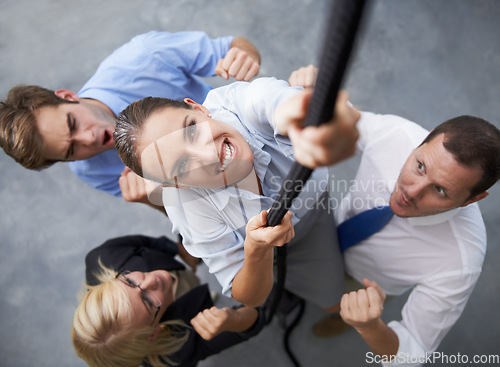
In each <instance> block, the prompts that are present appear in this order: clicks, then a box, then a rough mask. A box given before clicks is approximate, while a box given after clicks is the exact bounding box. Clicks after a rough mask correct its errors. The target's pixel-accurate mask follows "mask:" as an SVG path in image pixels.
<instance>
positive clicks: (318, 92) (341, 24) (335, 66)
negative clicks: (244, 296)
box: [267, 0, 365, 323]
mask: <svg viewBox="0 0 500 367" xmlns="http://www.w3.org/2000/svg"><path fill="white" fill-rule="evenodd" d="M364 6H365V0H336V1H334V2H333V3H332V7H331V10H330V15H329V17H328V23H327V27H328V29H327V32H326V34H325V38H324V41H323V54H322V57H321V60H320V64H319V71H318V76H317V81H316V86H315V88H314V93H313V96H312V98H311V101H310V105H309V109H308V113H307V118H306V126H318V125H320V124H322V123H325V122H327V121H329V120H330V119H331V118H332V116H333V114H334V108H335V101H336V99H337V94H338V91H339V88H340V84H341V82H342V77H343V75H344V71H345V69H346V67H347V63H348V60H349V56H350V54H351V51H352V48H353V45H354V40H355V37H356V33H357V31H358V28H359V26H360V22H361V16H362V13H363V8H364ZM311 173H312V169H310V168H307V167H304V166H302V165H301V164H299V163H297V162H295V163H294V165H293V166H292V169H291V171H290V172H289V174H288V176H287V177H286V179H285V181H284V182H286V183H287V184H286V185H284V186H283V187H282V188H281V190H280V192H279V194H278V196H277V198H276V200H275V201H274V203H273V206H272V207H271V210H270V211H269V215H268V216H267V225H268V226H275V225H278V224H279V223H281V221H282V219H283V217H284V216H285V214H286V212H287V211H288V209H290V207H291V206H292V202H293V200H294V199H295V198H296V197H297V196H298V194H299V193H300V190H301V188H302V187H303V186H304V184H305V182H306V181H307V180H308V179H309V177H310V176H311ZM286 246H287V245H284V246H283V247H279V248H278V249H277V268H278V274H277V290H276V293H275V295H274V299H273V302H272V304H271V308H270V312H269V319H268V323H269V322H270V321H271V320H272V317H273V315H274V313H275V312H276V309H277V307H278V304H279V301H280V297H281V294H282V293H283V289H284V285H285V278H286V250H287V249H286Z"/></svg>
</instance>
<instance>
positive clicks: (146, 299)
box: [116, 271, 161, 325]
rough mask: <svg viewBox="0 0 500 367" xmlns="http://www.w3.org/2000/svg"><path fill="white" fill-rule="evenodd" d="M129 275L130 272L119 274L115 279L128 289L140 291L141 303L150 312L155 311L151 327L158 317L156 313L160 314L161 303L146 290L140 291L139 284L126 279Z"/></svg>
mask: <svg viewBox="0 0 500 367" xmlns="http://www.w3.org/2000/svg"><path fill="white" fill-rule="evenodd" d="M129 274H130V271H124V272H119V273H118V274H117V275H116V279H118V280H119V281H121V282H122V283H124V284H125V285H126V286H128V287H131V288H139V289H140V290H141V299H142V303H144V305H145V306H146V308H147V309H148V310H150V311H151V312H153V310H154V309H156V311H155V316H154V317H153V322H152V323H151V325H153V324H154V322H155V320H156V317H157V316H158V312H160V308H161V302H160V300H159V299H158V297H157V296H155V295H154V294H153V293H151V292H149V291H148V290H146V289H142V288H141V285H140V284H136V283H135V282H134V281H133V280H131V279H130V278H129V277H127V276H128V275H129Z"/></svg>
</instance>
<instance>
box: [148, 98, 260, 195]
mask: <svg viewBox="0 0 500 367" xmlns="http://www.w3.org/2000/svg"><path fill="white" fill-rule="evenodd" d="M185 102H186V103H188V104H190V105H191V106H193V109H191V110H190V109H180V108H172V107H167V108H164V109H161V110H158V111H156V112H154V113H153V114H151V115H150V116H149V117H148V118H147V119H146V121H145V122H144V125H143V129H142V133H141V136H140V140H139V144H138V152H139V154H140V158H141V164H142V169H143V173H144V177H145V178H148V179H151V180H154V181H157V182H160V183H167V184H170V185H174V186H178V187H183V186H188V187H199V188H209V189H213V188H220V187H225V186H227V185H231V184H234V183H236V182H239V181H241V180H242V179H243V178H245V177H246V176H248V174H249V173H250V172H251V170H252V167H253V154H252V151H251V149H250V146H249V145H248V143H247V142H246V141H245V139H244V138H243V136H241V134H240V133H239V132H238V131H237V130H236V129H235V128H233V127H232V126H230V125H228V124H226V123H224V122H221V121H217V120H213V119H211V118H209V111H208V110H207V109H206V108H205V107H204V106H202V105H199V104H197V103H195V102H193V101H191V100H190V99H186V100H185Z"/></svg>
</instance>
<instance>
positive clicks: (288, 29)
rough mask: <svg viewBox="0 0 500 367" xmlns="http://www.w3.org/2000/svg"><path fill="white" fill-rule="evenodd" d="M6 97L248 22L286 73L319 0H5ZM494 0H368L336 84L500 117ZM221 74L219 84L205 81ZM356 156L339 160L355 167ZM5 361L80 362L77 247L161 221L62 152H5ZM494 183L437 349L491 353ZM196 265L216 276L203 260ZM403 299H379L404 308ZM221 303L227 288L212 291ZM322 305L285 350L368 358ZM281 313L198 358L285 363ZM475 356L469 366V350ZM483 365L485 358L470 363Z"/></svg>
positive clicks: (309, 56)
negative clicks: (119, 57) (478, 257)
mask: <svg viewBox="0 0 500 367" xmlns="http://www.w3.org/2000/svg"><path fill="white" fill-rule="evenodd" d="M0 5H1V8H0V9H1V11H0V34H1V35H2V37H1V40H0V70H1V72H0V97H1V98H2V99H3V98H4V97H5V95H6V93H7V91H8V90H9V89H10V88H11V87H12V86H14V85H16V84H20V83H26V84H39V85H43V86H45V87H48V88H53V89H59V88H67V89H72V90H75V91H77V90H78V89H79V88H80V87H81V86H82V85H83V83H84V82H85V81H86V80H87V79H88V78H89V77H90V76H91V75H92V74H93V72H94V71H95V69H96V67H97V65H98V63H99V62H100V61H101V60H102V59H103V58H104V57H105V56H107V55H108V54H109V53H110V52H111V51H113V50H114V49H115V48H116V47H118V46H120V45H121V44H123V43H125V42H126V41H127V40H129V39H130V38H131V37H132V36H134V35H136V34H140V33H143V32H146V31H149V30H153V29H154V30H168V31H181V30H203V31H206V32H207V33H208V34H210V35H211V36H214V37H215V36H221V35H228V34H232V35H241V36H244V37H247V38H249V39H250V40H251V41H253V42H254V43H255V44H256V45H257V47H258V48H259V50H260V51H261V54H262V68H261V75H263V76H276V77H278V78H287V77H288V75H289V73H290V72H291V71H292V70H294V69H295V68H298V67H300V66H303V65H307V64H309V63H314V62H316V59H317V55H318V52H319V47H320V44H321V39H322V36H323V35H322V30H323V29H324V27H323V16H324V13H325V11H326V9H327V8H328V6H327V5H328V1H327V0H286V1H285V0H276V1H268V0H253V1H242V0H241V1H240V0H233V1H224V0H211V1H196V0H177V1H175V2H167V1H161V0H148V1H145V0H143V1H140V0H86V1H79V2H73V1H71V2H69V1H63V0H37V1H34V0H33V1H26V0H16V1H14V0H1V1H0ZM498 19H500V2H498V1H495V0H475V1H472V0H455V1H449V0H406V1H402V0H399V1H398V0H379V1H375V3H374V6H373V8H372V12H371V14H370V17H369V21H368V22H367V24H366V29H365V32H364V34H363V35H362V37H361V39H360V43H359V48H358V50H357V52H356V54H355V56H354V62H353V64H352V67H351V70H350V73H349V76H348V78H347V80H346V84H345V87H346V89H347V90H348V91H349V93H350V95H351V100H352V101H353V102H354V103H355V104H356V105H358V106H360V107H361V108H362V109H365V110H369V111H374V112H379V113H393V114H398V115H401V116H404V117H407V118H409V119H411V120H413V121H416V122H419V123H421V124H422V125H423V126H424V127H426V128H428V129H430V128H432V127H434V126H435V125H437V124H438V123H440V122H442V121H444V120H446V119H448V118H450V117H453V116H456V115H460V114H472V115H478V116H481V117H483V118H486V119H488V120H490V121H492V122H493V123H495V124H496V125H497V126H500V109H499V108H498V100H499V97H500V73H499V70H500V42H499V36H500V22H499V21H498ZM213 83H214V85H221V84H223V83H222V82H221V81H220V80H214V81H213ZM355 163H356V160H355V159H354V160H351V161H348V162H346V163H343V164H341V165H339V166H338V167H334V168H333V170H334V173H335V176H336V177H337V178H346V177H351V176H352V174H353V172H354V168H355ZM0 172H1V175H0V208H1V212H0V218H1V220H0V248H1V254H0V295H1V296H0V325H1V328H0V366H6V367H11V366H16V367H23V366H39V367H44V366H83V365H84V363H83V362H82V361H81V360H79V359H78V358H77V357H76V356H75V354H74V352H73V349H72V346H71V341H70V336H69V331H70V324H71V319H72V315H73V312H74V309H75V305H76V303H77V301H76V294H77V293H78V290H79V288H80V285H81V283H82V280H83V270H84V269H83V257H84V255H85V254H86V252H87V251H89V250H90V249H91V248H93V247H94V246H97V245H99V244H100V243H102V242H103V241H105V240H106V239H108V238H111V237H114V236H120V235H125V234H135V233H141V234H148V235H155V236H156V235H162V234H169V233H170V225H169V223H168V221H167V220H166V219H165V218H164V217H163V215H162V214H161V213H159V212H158V213H157V212H155V211H154V210H152V209H149V208H148V207H146V206H142V205H140V204H129V203H125V202H122V200H120V199H116V198H113V197H110V196H107V195H106V194H103V193H100V192H97V191H94V190H92V189H90V188H89V187H87V186H86V185H85V184H83V183H82V182H80V181H79V180H78V179H77V178H76V177H74V176H73V175H72V174H71V172H70V171H69V169H68V167H67V166H66V165H64V164H57V165H55V166H54V167H52V168H50V169H48V170H46V171H43V172H30V171H28V170H25V169H23V168H22V167H20V166H18V165H17V164H16V163H15V162H14V161H13V160H12V159H11V158H9V157H7V156H6V155H5V154H3V152H2V153H0ZM499 186H500V185H498V184H497V185H496V186H495V187H494V188H493V189H492V190H491V195H490V197H489V198H487V199H486V200H485V201H484V202H482V203H481V204H480V206H481V209H482V212H483V215H484V217H485V222H486V226H487V230H488V236H489V244H488V252H487V257H486V261H485V263H484V269H483V274H482V276H481V278H480V279H479V282H478V285H477V287H476V289H475V291H474V293H473V295H472V298H471V300H470V302H469V304H468V306H467V308H466V310H465V312H464V314H463V316H462V318H461V319H460V320H459V321H458V323H457V324H456V325H455V326H454V328H453V329H452V330H451V332H450V333H449V334H448V336H447V337H446V338H445V340H444V341H443V343H442V344H441V346H440V347H439V351H441V352H443V353H445V354H448V355H457V353H460V354H462V355H468V356H470V357H471V358H472V357H473V356H474V355H490V354H500V348H499V339H500V338H499V337H500V331H499V330H500V317H498V310H500V296H499V292H500V286H499V281H498V278H499V270H498V264H500V248H499V244H500V243H499V242H500V240H499V238H500V227H499V225H498V224H499V223H500V211H499V209H498V208H499V207H500V188H499ZM200 275H201V276H202V277H203V278H204V279H207V280H209V281H210V283H211V284H212V285H214V284H215V283H214V281H213V279H212V278H210V277H208V276H207V273H206V269H204V268H203V267H202V268H201V269H200ZM404 301H405V300H404V297H398V298H395V299H393V300H391V301H390V302H388V304H387V305H386V308H385V311H384V318H385V319H386V320H392V319H394V318H399V317H400V309H401V306H402V304H403V303H404ZM219 302H221V303H224V300H223V298H221V299H220V301H219ZM323 315H324V313H323V311H321V310H320V309H318V308H317V307H315V306H313V305H310V304H308V306H307V309H306V314H305V317H304V319H303V320H302V322H301V324H300V326H299V328H298V330H297V331H296V332H295V333H294V334H293V336H292V342H291V345H292V349H293V350H294V351H295V353H296V354H297V356H298V358H299V360H300V361H301V362H302V364H303V366H305V367H309V366H347V367H349V366H365V365H367V363H365V353H366V352H367V351H368V349H367V347H366V345H365V344H364V343H363V341H362V339H361V338H360V337H359V336H358V335H357V334H356V333H355V332H354V331H351V332H348V333H346V334H344V335H342V336H339V337H336V338H332V339H317V338H315V337H314V336H313V334H312V333H311V325H312V324H313V323H314V322H315V321H317V320H319V319H320V318H321V317H322V316H323ZM281 338H282V330H281V328H280V327H279V326H278V325H277V324H276V323H274V324H272V325H271V326H269V327H268V328H266V329H265V330H264V331H263V332H262V333H261V334H260V335H259V336H257V337H256V338H254V339H253V340H251V341H249V342H247V343H245V344H242V345H239V346H237V347H234V348H232V349H230V350H227V351H224V352H223V353H221V354H220V355H217V356H213V357H211V358H209V359H207V360H206V361H204V362H202V363H201V364H200V365H202V366H207V367H208V366H249V367H250V366H252V367H253V366H262V367H264V366H278V367H280V366H289V365H290V362H289V361H288V360H287V358H286V355H285V353H284V351H283V349H282V346H281ZM469 365H471V364H469ZM478 365H479V364H478Z"/></svg>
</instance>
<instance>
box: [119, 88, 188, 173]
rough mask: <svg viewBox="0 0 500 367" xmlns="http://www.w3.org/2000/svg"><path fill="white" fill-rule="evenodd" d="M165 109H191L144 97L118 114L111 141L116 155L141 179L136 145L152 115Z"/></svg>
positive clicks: (175, 102) (165, 99)
mask: <svg viewBox="0 0 500 367" xmlns="http://www.w3.org/2000/svg"><path fill="white" fill-rule="evenodd" d="M167 107H173V108H184V109H188V110H190V109H191V106H190V105H189V104H187V103H186V102H184V101H177V100H173V99H168V98H159V97H146V98H144V99H141V100H139V101H136V102H134V103H132V104H131V105H129V106H128V107H127V108H125V109H124V110H123V111H122V112H120V114H119V115H118V119H117V120H116V129H115V132H114V134H113V139H114V141H115V147H116V150H117V152H118V155H119V156H120V158H121V160H122V161H123V163H125V165H126V166H128V167H129V168H130V169H131V170H132V171H134V172H135V173H136V174H137V175H139V176H141V177H144V175H143V172H142V164H141V160H140V158H139V155H138V154H137V144H138V142H139V139H140V135H141V132H142V126H143V124H144V122H145V121H146V119H147V118H148V117H149V116H151V114H152V113H154V112H156V111H159V110H162V109H164V108H167Z"/></svg>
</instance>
